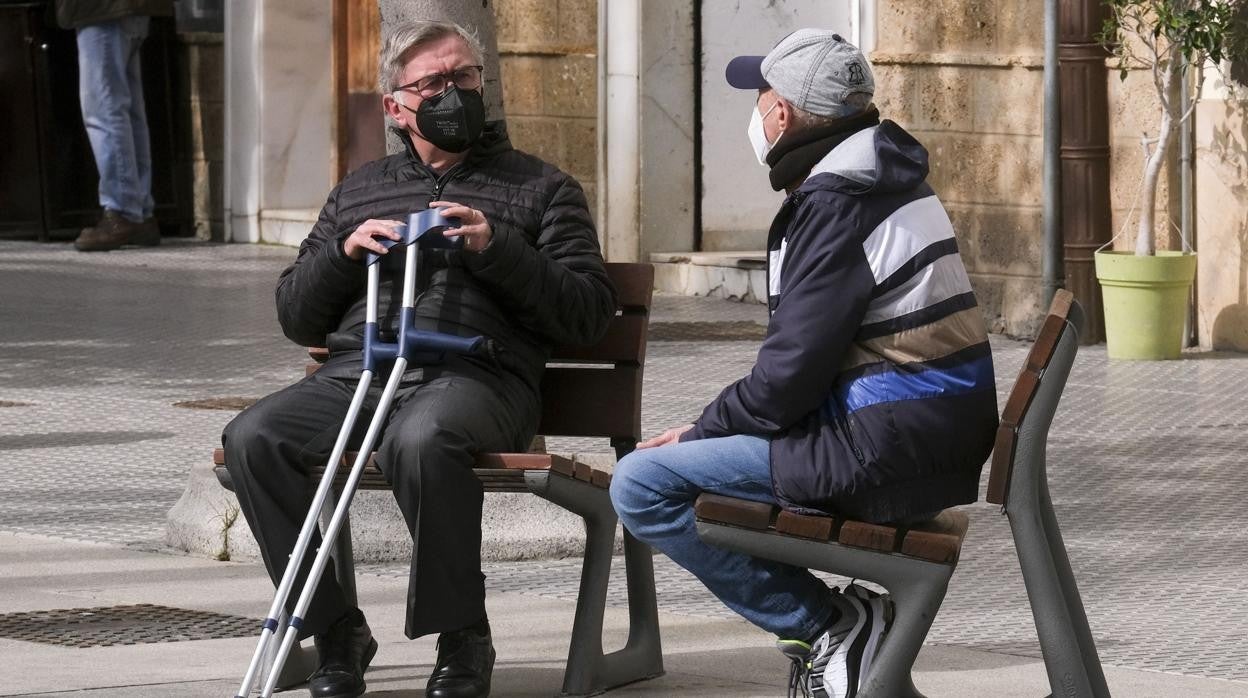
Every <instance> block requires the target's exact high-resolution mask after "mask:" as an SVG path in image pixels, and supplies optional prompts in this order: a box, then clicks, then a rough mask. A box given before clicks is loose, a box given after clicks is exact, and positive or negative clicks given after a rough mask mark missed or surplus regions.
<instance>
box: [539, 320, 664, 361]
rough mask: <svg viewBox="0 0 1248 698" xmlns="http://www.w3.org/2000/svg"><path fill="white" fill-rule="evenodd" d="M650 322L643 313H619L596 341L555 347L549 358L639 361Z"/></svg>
mask: <svg viewBox="0 0 1248 698" xmlns="http://www.w3.org/2000/svg"><path fill="white" fill-rule="evenodd" d="M649 325H650V318H649V317H648V316H647V315H646V314H644V313H633V314H625V315H619V316H616V318H615V320H613V321H612V322H611V324H610V326H608V327H607V332H606V334H605V335H603V337H602V339H600V340H598V343H597V344H594V345H592V346H570V345H561V346H558V347H555V349H554V352H553V353H552V354H551V359H550V360H551V361H552V362H555V363H558V362H564V361H566V362H576V361H587V362H599V363H617V362H624V363H630V364H634V365H635V364H639V363H640V360H639V356H638V348H639V347H645V344H646V329H647V327H648V326H649Z"/></svg>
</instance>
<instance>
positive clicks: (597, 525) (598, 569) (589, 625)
mask: <svg viewBox="0 0 1248 698" xmlns="http://www.w3.org/2000/svg"><path fill="white" fill-rule="evenodd" d="M526 482H527V483H528V485H529V488H530V490H531V491H532V492H533V493H534V494H537V495H538V496H540V497H542V498H544V499H547V500H550V501H551V502H554V503H555V504H558V505H559V506H561V507H563V508H565V509H567V510H568V511H571V512H573V513H575V514H578V515H580V516H581V517H582V518H584V519H585V561H584V564H583V565H582V567H581V587H580V593H579V595H578V597H577V601H576V616H575V618H574V619H573V621H572V638H571V643H570V647H569V650H568V666H567V669H566V670H565V672H564V676H563V691H562V695H566V696H589V695H596V694H598V693H602V692H604V691H606V690H607V689H610V688H614V687H616V686H621V685H624V684H627V683H633V682H635V681H641V680H643V679H649V678H653V677H655V676H659V675H661V674H662V673H663V653H662V648H661V645H660V641H659V619H658V604H657V602H656V601H655V593H654V566H653V560H652V558H651V553H650V550H649V548H648V546H646V545H644V544H643V543H641V542H640V541H637V540H636V539H632V538H631V536H630V537H627V538H625V541H624V560H625V565H626V576H627V580H628V606H629V632H628V641H627V643H626V644H625V645H624V647H623V648H622V649H620V650H618V651H615V652H612V653H610V654H604V653H603V649H602V624H603V616H604V614H605V611H606V605H607V584H608V582H609V581H610V579H611V558H612V554H613V553H614V549H615V527H616V523H617V519H616V516H615V510H614V509H613V508H612V507H611V500H610V497H609V496H608V495H607V491H606V490H605V489H603V488H600V487H595V486H592V485H590V484H588V483H585V482H579V481H576V480H572V479H569V478H565V477H560V476H553V477H552V476H551V475H550V474H549V473H547V472H544V471H531V472H529V473H526Z"/></svg>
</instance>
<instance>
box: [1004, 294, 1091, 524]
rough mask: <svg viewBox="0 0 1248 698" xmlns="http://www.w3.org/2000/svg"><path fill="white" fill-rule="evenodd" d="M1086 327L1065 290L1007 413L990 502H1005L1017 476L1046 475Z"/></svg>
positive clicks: (1012, 393) (1046, 322)
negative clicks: (1056, 421) (1048, 449)
mask: <svg viewBox="0 0 1248 698" xmlns="http://www.w3.org/2000/svg"><path fill="white" fill-rule="evenodd" d="M1082 325H1083V310H1082V309H1081V308H1080V307H1079V304H1078V303H1077V302H1076V301H1075V297H1074V296H1073V295H1072V294H1071V293H1070V291H1067V290H1065V289H1059V290H1058V291H1057V293H1056V294H1055V295H1054V296H1053V304H1052V306H1051V307H1050V308H1049V314H1048V317H1046V318H1045V319H1044V324H1043V325H1042V326H1041V328H1040V335H1039V336H1038V337H1037V338H1036V343H1035V344H1034V345H1032V347H1031V352H1030V353H1029V354H1028V355H1027V362H1026V363H1025V364H1024V365H1023V368H1022V370H1021V371H1019V374H1018V380H1016V381H1015V382H1014V388H1013V390H1011V391H1010V397H1009V399H1008V400H1006V403H1005V409H1004V410H1002V412H1001V424H1000V426H999V427H998V428H997V439H996V443H995V445H994V446H993V450H992V470H991V472H990V474H989V476H988V501H989V502H992V503H993V504H1000V505H1003V506H1004V505H1005V504H1006V502H1007V500H1008V498H1009V496H1010V489H1011V487H1010V486H1011V482H1012V481H1014V480H1015V479H1017V478H1020V477H1025V478H1029V479H1037V478H1044V477H1045V471H1044V452H1045V444H1046V443H1047V440H1048V436H1049V425H1050V424H1052V422H1053V415H1054V414H1055V413H1056V412H1057V403H1058V401H1059V400H1060V399H1061V396H1062V390H1063V389H1064V388H1065V386H1066V378H1067V376H1069V375H1070V367H1071V365H1072V364H1073V363H1074V361H1075V353H1076V352H1077V351H1078V349H1079V329H1080V327H1082ZM1036 484H1039V483H1036ZM1028 489H1029V490H1033V488H1028Z"/></svg>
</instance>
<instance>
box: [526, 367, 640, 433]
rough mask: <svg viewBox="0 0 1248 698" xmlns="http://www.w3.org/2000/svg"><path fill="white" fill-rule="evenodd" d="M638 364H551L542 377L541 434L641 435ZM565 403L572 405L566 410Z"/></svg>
mask: <svg viewBox="0 0 1248 698" xmlns="http://www.w3.org/2000/svg"><path fill="white" fill-rule="evenodd" d="M640 384H641V367H639V366H620V367H617V368H613V369H598V368H573V367H566V366H552V367H549V368H547V369H546V373H545V375H544V376H543V378H542V393H541V394H542V417H541V423H540V426H539V427H538V433H539V434H542V435H545V436H603V435H604V434H610V435H613V436H616V437H621V436H627V437H629V438H632V439H634V440H637V439H640V438H641V405H640V401H641V387H640ZM569 405H574V406H575V407H573V408H572V409H569Z"/></svg>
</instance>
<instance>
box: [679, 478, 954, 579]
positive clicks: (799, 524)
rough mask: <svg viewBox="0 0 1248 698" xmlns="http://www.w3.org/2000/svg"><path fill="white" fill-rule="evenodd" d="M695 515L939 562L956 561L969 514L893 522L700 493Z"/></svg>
mask: <svg viewBox="0 0 1248 698" xmlns="http://www.w3.org/2000/svg"><path fill="white" fill-rule="evenodd" d="M694 512H695V513H696V514H697V517H698V519H700V520H702V521H709V522H712V523H718V524H727V525H729V526H737V527H739V528H748V529H751V530H755V531H767V530H772V531H774V532H775V533H777V534H779V535H784V536H791V537H795V538H804V539H807V540H810V541H818V542H824V543H827V544H829V545H846V546H851V547H854V548H862V549H866V550H872V551H875V552H880V553H890V554H899V555H906V556H907V557H915V558H920V559H923V560H928V561H931V562H936V563H940V564H957V561H958V555H959V553H960V552H961V550H962V540H963V539H964V538H965V537H966V531H967V527H968V526H969V524H970V520H969V518H968V517H967V515H966V514H965V513H964V512H961V511H958V510H956V509H947V510H945V511H942V512H941V513H940V514H938V515H937V516H936V518H934V519H933V520H931V521H927V522H924V523H922V524H918V525H916V526H911V527H905V526H901V527H894V526H886V525H883V524H873V523H867V522H865V521H853V520H846V519H842V518H840V517H832V516H807V515H802V514H795V513H793V512H791V511H784V510H781V509H779V507H776V506H774V505H770V504H764V503H762V502H751V501H749V500H745V499H736V498H733V497H725V496H722V495H717V494H710V493H704V494H702V495H700V496H699V497H698V500H697V502H696V503H695V504H694Z"/></svg>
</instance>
